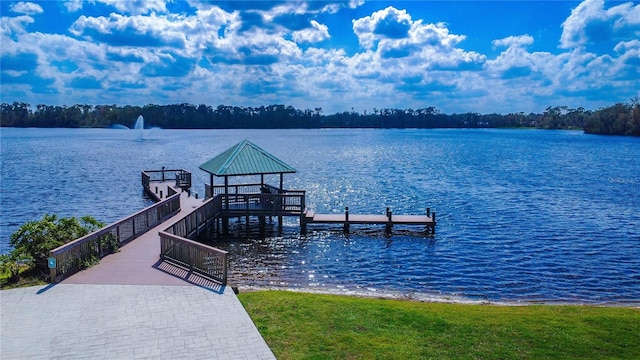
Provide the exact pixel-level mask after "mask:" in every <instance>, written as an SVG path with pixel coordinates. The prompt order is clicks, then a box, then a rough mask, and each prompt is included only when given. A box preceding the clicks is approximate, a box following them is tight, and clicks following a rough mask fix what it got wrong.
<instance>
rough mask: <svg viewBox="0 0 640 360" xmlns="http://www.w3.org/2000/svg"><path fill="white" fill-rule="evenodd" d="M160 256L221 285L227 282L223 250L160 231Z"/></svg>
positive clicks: (225, 256)
mask: <svg viewBox="0 0 640 360" xmlns="http://www.w3.org/2000/svg"><path fill="white" fill-rule="evenodd" d="M160 258H161V259H162V260H164V261H168V262H171V263H174V264H176V265H179V266H182V267H185V268H187V269H189V271H191V272H194V273H197V274H199V275H202V276H204V277H207V278H210V279H212V280H215V281H218V282H220V283H221V284H222V285H226V284H227V267H228V258H227V252H226V251H224V250H220V249H216V248H214V247H211V246H207V245H204V244H200V243H198V242H195V241H192V240H189V239H185V238H183V237H180V236H177V235H173V234H170V233H168V232H165V231H161V232H160Z"/></svg>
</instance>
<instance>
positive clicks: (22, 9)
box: [11, 2, 44, 15]
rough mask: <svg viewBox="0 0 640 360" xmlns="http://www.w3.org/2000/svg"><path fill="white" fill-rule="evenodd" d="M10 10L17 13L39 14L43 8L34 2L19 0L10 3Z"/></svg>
mask: <svg viewBox="0 0 640 360" xmlns="http://www.w3.org/2000/svg"><path fill="white" fill-rule="evenodd" d="M11 11H13V12H15V13H18V14H25V15H34V14H40V13H42V12H43V11H44V10H42V6H40V5H38V4H36V3H32V2H19V3H17V4H13V5H11Z"/></svg>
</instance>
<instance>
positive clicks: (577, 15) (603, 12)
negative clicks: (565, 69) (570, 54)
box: [560, 0, 640, 49]
mask: <svg viewBox="0 0 640 360" xmlns="http://www.w3.org/2000/svg"><path fill="white" fill-rule="evenodd" d="M604 6H605V2H604V0H585V1H583V2H582V3H581V4H580V5H578V6H577V7H576V8H575V9H573V10H572V11H571V15H569V17H568V18H567V19H566V20H565V21H564V23H562V29H563V30H562V35H561V37H560V47H561V48H564V49H570V48H575V47H578V46H584V45H586V44H592V43H598V42H607V41H615V40H616V39H630V38H637V37H640V5H635V6H634V5H633V3H624V4H620V5H617V6H613V7H611V8H609V9H605V7H604Z"/></svg>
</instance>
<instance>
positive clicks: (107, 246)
mask: <svg viewBox="0 0 640 360" xmlns="http://www.w3.org/2000/svg"><path fill="white" fill-rule="evenodd" d="M179 211H180V194H178V193H175V194H173V195H172V196H170V197H169V198H167V199H166V200H164V201H161V202H158V203H156V204H153V205H151V206H149V207H147V208H145V209H143V210H140V211H138V212H137V213H135V214H133V215H130V216H128V217H126V218H124V219H121V220H119V221H116V222H115V223H112V224H110V225H107V226H105V227H103V228H102V229H99V230H97V231H94V232H92V233H91V234H88V235H86V236H83V237H81V238H79V239H76V240H74V241H71V242H69V243H66V244H64V245H62V246H59V247H57V248H55V249H53V250H51V251H50V252H49V257H50V258H54V259H56V260H55V264H56V266H55V267H54V268H51V269H50V274H49V275H50V278H51V279H50V280H51V282H52V283H54V282H56V281H57V280H58V278H59V277H61V278H64V277H66V276H69V275H71V274H72V273H74V272H76V271H78V270H80V269H82V268H83V267H86V265H87V264H88V263H89V262H91V261H94V259H100V258H103V257H104V256H106V255H108V254H109V253H111V252H113V251H115V249H117V248H118V247H120V246H121V245H123V244H125V243H127V242H129V241H131V240H133V239H135V238H137V237H138V236H140V235H142V234H144V233H145V232H147V231H149V230H150V229H152V228H154V227H156V226H158V225H159V224H161V223H163V222H164V221H166V220H167V219H168V218H170V217H172V216H174V215H175V214H177V213H178V212H179Z"/></svg>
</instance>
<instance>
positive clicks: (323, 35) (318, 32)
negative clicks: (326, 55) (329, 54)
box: [293, 20, 331, 43]
mask: <svg viewBox="0 0 640 360" xmlns="http://www.w3.org/2000/svg"><path fill="white" fill-rule="evenodd" d="M310 23H311V28H307V29H303V30H300V31H294V32H293V40H294V41H295V42H297V43H317V42H320V41H323V40H327V39H329V38H330V37H331V36H330V35H329V28H328V27H327V25H324V24H320V23H319V22H317V21H315V20H311V21H310Z"/></svg>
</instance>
